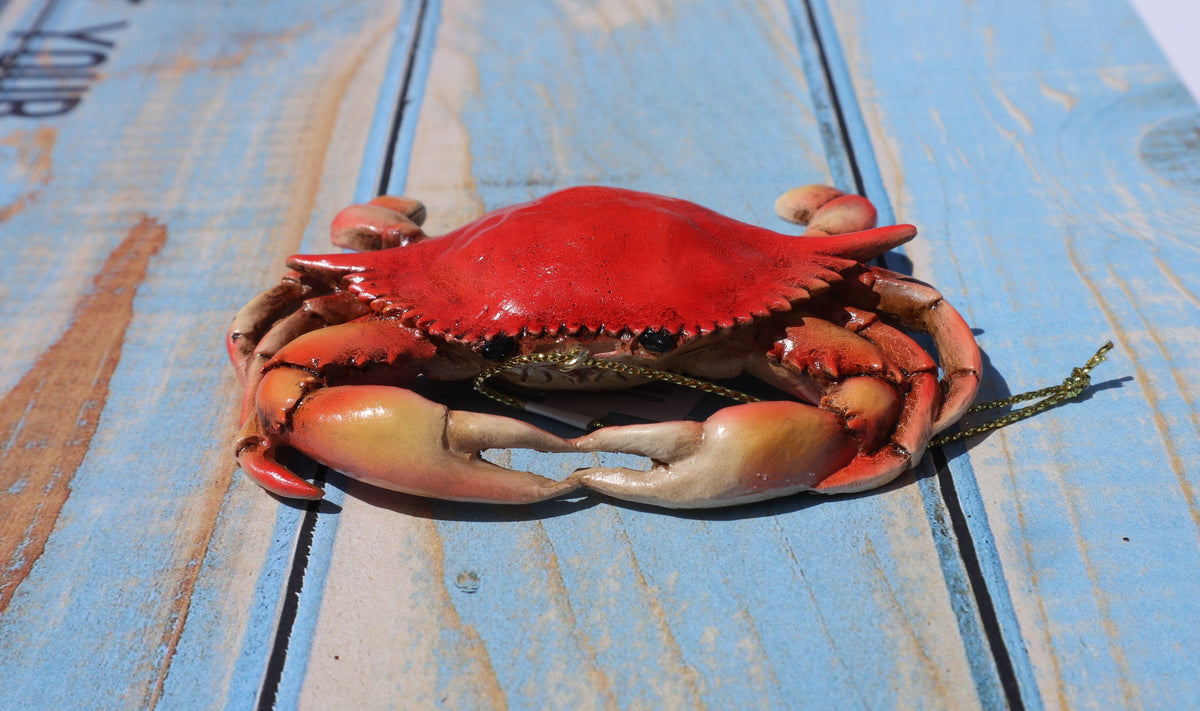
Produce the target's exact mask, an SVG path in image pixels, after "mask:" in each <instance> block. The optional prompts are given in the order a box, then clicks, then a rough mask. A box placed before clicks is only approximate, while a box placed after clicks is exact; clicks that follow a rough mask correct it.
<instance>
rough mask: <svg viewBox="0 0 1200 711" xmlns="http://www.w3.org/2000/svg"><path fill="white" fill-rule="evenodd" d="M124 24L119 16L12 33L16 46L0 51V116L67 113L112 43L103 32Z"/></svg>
mask: <svg viewBox="0 0 1200 711" xmlns="http://www.w3.org/2000/svg"><path fill="white" fill-rule="evenodd" d="M125 26H126V23H125V22H124V21H121V22H109V23H107V24H103V25H93V26H91V27H84V28H82V29H78V30H44V29H35V30H23V31H18V32H14V33H13V34H14V35H15V36H16V37H17V38H18V41H17V47H16V48H15V49H13V50H11V51H8V52H4V53H3V54H0V117H5V116H15V117H20V118H32V119H40V118H48V117H52V116H62V115H63V114H66V113H68V112H70V111H71V110H72V109H74V108H75V107H76V106H78V105H79V102H80V101H82V100H83V95H84V93H86V92H87V90H88V85H89V83H90V82H92V81H94V80H95V79H96V78H97V76H98V75H97V73H96V68H97V67H99V66H100V65H102V64H104V63H105V62H106V61H108V53H109V51H110V50H112V48H113V47H115V46H116V42H114V41H113V40H112V39H109V38H108V37H107V36H106V35H110V34H111V33H113V32H115V31H117V30H120V29H122V28H124V27H125Z"/></svg>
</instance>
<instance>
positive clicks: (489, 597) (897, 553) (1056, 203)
mask: <svg viewBox="0 0 1200 711" xmlns="http://www.w3.org/2000/svg"><path fill="white" fill-rule="evenodd" d="M514 5H516V4H513V3H500V2H495V1H493V0H423V1H422V0H409V1H408V2H406V3H404V4H403V6H402V7H396V6H395V4H392V3H382V2H379V3H376V2H369V3H355V4H351V5H349V6H347V5H344V4H337V3H332V2H330V3H323V2H313V3H306V4H304V5H303V6H302V7H297V6H296V5H294V4H287V3H274V2H265V3H257V4H254V5H253V6H246V7H241V8H228V7H222V8H221V10H220V11H219V12H218V11H215V10H213V9H212V8H204V7H201V6H197V7H195V8H192V7H190V6H188V5H178V4H163V3H154V2H148V3H140V2H116V1H115V0H113V1H110V2H97V3H83V2H77V1H73V0H42V1H40V2H38V1H36V0H26V1H24V2H11V3H8V4H7V5H5V6H4V7H3V8H0V30H3V31H4V32H5V33H7V34H6V35H5V36H6V37H7V38H8V40H9V44H7V45H4V46H3V47H2V48H0V51H4V52H8V53H9V55H8V57H9V58H8V59H6V60H5V61H4V62H2V63H0V64H3V67H4V69H5V71H6V72H7V73H6V74H5V77H6V78H5V79H3V80H0V113H7V114H9V115H0V161H2V162H3V165H4V166H5V172H4V173H3V174H2V175H3V178H0V244H3V247H4V250H3V252H2V253H0V294H2V295H3V298H2V299H0V316H2V317H3V319H4V322H3V326H4V332H5V334H7V335H6V336H5V338H4V339H3V341H2V342H0V349H3V350H2V353H0V355H2V356H3V359H2V360H0V362H2V363H3V366H0V385H2V386H3V392H4V393H6V395H4V397H5V403H4V404H5V407H4V408H3V409H0V433H2V434H3V441H4V442H5V443H6V444H5V446H4V449H3V451H2V452H0V659H4V660H5V664H4V665H2V666H0V708H73V707H89V708H92V707H97V706H100V707H114V708H126V707H158V706H162V707H164V708H188V709H192V708H206V707H233V708H248V707H259V708H269V707H277V708H295V707H307V708H329V707H364V708H380V707H382V708H387V707H403V708H430V707H454V708H459V707H481V708H492V707H513V708H545V707H571V708H575V707H621V708H626V707H638V708H641V707H653V708H676V707H700V706H703V707H718V708H743V707H745V708H750V707H766V708H774V707H778V708H792V707H814V708H828V707H840V706H845V705H854V706H864V707H869V708H877V707H884V708H887V707H891V708H900V707H915V708H954V709H960V708H973V707H984V708H1000V707H1004V706H1009V707H1024V708H1089V707H1093V708H1094V707H1100V708H1108V707H1112V706H1121V707H1149V708H1178V707H1182V706H1186V705H1187V704H1188V703H1190V699H1192V698H1194V697H1195V696H1196V692H1197V689H1196V688H1195V676H1194V675H1192V674H1190V666H1189V661H1190V660H1191V659H1193V658H1196V657H1197V652H1198V651H1200V649H1198V647H1200V639H1198V637H1200V633H1197V632H1196V631H1195V625H1193V624H1191V621H1192V620H1194V619H1195V617H1196V612H1197V609H1196V608H1197V603H1196V602H1195V601H1194V598H1195V595H1194V594H1193V593H1194V590H1195V589H1196V587H1197V586H1196V583H1197V581H1196V580H1195V577H1196V571H1197V570H1200V566H1197V564H1196V563H1197V560H1196V558H1197V546H1196V536H1197V533H1198V532H1200V515H1198V514H1197V508H1196V502H1195V498H1194V497H1195V493H1194V488H1195V486H1196V476H1197V467H1198V464H1197V463H1198V462H1200V457H1197V448H1198V447H1197V444H1196V442H1197V437H1196V434H1197V423H1198V422H1200V420H1198V419H1197V415H1196V410H1195V406H1194V403H1195V402H1196V397H1195V396H1196V395H1197V393H1196V387H1197V386H1196V385H1195V383H1196V382H1197V378H1196V377H1194V376H1195V373H1194V371H1195V370H1196V366H1195V363H1194V362H1193V358H1191V356H1192V354H1194V353H1196V352H1197V333H1196V323H1197V319H1196V312H1197V305H1198V304H1200V301H1198V300H1197V298H1196V296H1195V294H1196V293H1197V288H1196V284H1194V283H1192V282H1194V281H1195V278H1194V275H1195V274H1196V273H1200V272H1198V271H1197V270H1196V269H1195V264H1194V262H1195V261H1196V251H1195V248H1194V244H1195V243H1196V237H1197V232H1198V231H1200V227H1198V226H1200V220H1197V219H1196V218H1197V217H1198V216H1200V215H1198V214H1197V213H1198V212H1200V209H1198V202H1197V200H1196V196H1197V193H1198V192H1200V178H1197V173H1196V168H1195V166H1196V165H1197V164H1198V163H1197V161H1196V160H1195V157H1196V152H1197V147H1196V143H1195V141H1194V135H1195V132H1196V130H1197V128H1198V127H1200V112H1197V108H1196V106H1195V104H1194V103H1192V102H1191V100H1190V99H1189V98H1188V97H1187V95H1186V93H1185V92H1184V91H1183V90H1182V89H1181V88H1180V87H1179V85H1178V84H1177V82H1176V81H1175V79H1174V77H1173V76H1172V75H1171V73H1170V72H1169V70H1167V69H1166V65H1165V63H1164V62H1163V60H1162V58H1161V56H1160V55H1159V54H1158V53H1157V51H1156V49H1155V48H1154V46H1153V44H1152V42H1150V41H1149V39H1148V38H1147V36H1146V35H1145V33H1144V31H1143V30H1142V29H1141V27H1140V25H1139V24H1138V22H1137V20H1136V17H1135V16H1134V15H1133V14H1132V11H1131V10H1130V9H1129V8H1128V7H1126V6H1125V5H1124V4H1122V3H1120V2H1111V1H1108V0H1105V1H1104V2H1100V3H1092V4H1089V5H1088V6H1087V7H1083V6H1077V5H1075V4H1068V3H1057V4H1051V5H1050V6H1044V5H1039V6H1037V7H1036V8H1035V7H1033V6H1032V3H1026V2H1023V1H1021V2H1016V3H996V2H983V3H981V2H974V3H961V4H960V3H949V2H942V3H938V4H936V5H934V6H931V7H928V8H922V9H916V8H912V7H908V6H906V5H900V4H894V3H886V2H879V1H877V0H858V2H855V3H838V4H826V3H825V2H823V1H822V0H787V1H785V0H778V1H776V2H768V3H742V2H736V1H735V0H703V1H701V0H696V1H694V2H684V1H683V0H678V1H670V0H659V1H658V2H650V3H643V4H635V3H624V2H615V1H614V2H599V3H585V2H577V1H576V0H537V1H534V2H526V3H521V4H519V5H516V6H514ZM68 60H70V61H77V62H80V63H82V64H83V65H85V66H83V67H67V66H65V64H66V63H67V62H68ZM55 61H58V62H62V63H63V64H62V65H60V70H56V71H57V73H54V72H52V74H53V76H51V77H49V78H47V77H45V76H40V77H32V75H31V74H30V72H31V71H32V70H30V69H28V68H27V65H28V64H30V63H36V62H40V63H41V65H42V66H46V65H47V64H49V65H51V66H53V65H54V62H55ZM22 67H26V68H25V69H24V70H22ZM14 69H15V70H16V71H15V72H14ZM22 71H24V72H25V73H24V74H22V73H21V72H22ZM36 73H37V72H36V71H34V72H33V74H36ZM34 79H36V80H37V81H36V82H35V81H34ZM31 97H32V98H31ZM34 98H36V99H38V102H36V103H35V102H34V101H33V99H34ZM4 102H7V103H4ZM14 113H15V114H22V113H24V114H31V113H41V114H43V115H40V116H29V115H12V114H14ZM808 182H832V183H835V184H838V185H840V186H842V187H844V188H847V189H857V190H862V191H865V192H866V194H868V195H870V196H871V197H872V198H873V199H875V200H876V201H877V202H878V203H879V204H880V206H881V207H882V208H883V211H884V214H885V215H886V214H888V213H891V212H894V214H895V217H896V218H897V219H899V220H904V221H911V222H914V223H916V224H918V225H919V226H920V228H921V231H922V236H921V237H920V238H919V239H918V241H917V242H914V243H913V244H912V245H911V247H910V248H909V249H907V250H906V252H905V254H904V255H903V256H899V257H889V259H888V264H889V266H891V267H892V268H899V269H901V270H904V271H911V272H912V273H914V274H916V275H917V276H919V277H921V278H925V279H928V280H930V281H931V282H933V283H935V284H937V285H938V286H939V288H941V289H942V290H943V291H944V292H945V293H946V294H947V296H948V297H950V298H951V299H952V300H953V301H954V302H955V304H956V305H958V306H959V307H960V309H961V310H962V311H963V312H964V314H966V315H967V317H968V319H969V320H970V321H971V323H972V324H973V325H975V326H976V327H977V328H978V329H980V335H979V338H980V342H981V345H983V347H984V348H985V350H986V353H987V356H988V366H989V367H988V371H987V379H986V382H985V390H986V391H987V392H986V395H987V396H989V397H990V396H1000V395H1004V394H1007V393H1009V392H1019V391H1022V390H1025V389H1030V388H1034V387H1040V386H1043V385H1047V384H1051V383H1053V382H1057V381H1058V380H1061V379H1062V378H1063V377H1064V376H1065V375H1066V374H1067V373H1068V372H1069V370H1070V368H1071V367H1072V366H1074V365H1078V364H1080V363H1082V361H1083V360H1084V359H1086V358H1087V356H1088V355H1090V353H1091V352H1092V351H1093V350H1094V349H1095V347H1096V346H1098V345H1099V344H1100V343H1101V342H1103V341H1104V340H1105V339H1107V338H1112V339H1113V340H1114V341H1115V342H1116V343H1117V348H1116V350H1115V351H1114V352H1113V354H1112V356H1111V357H1110V361H1111V362H1110V363H1108V364H1106V365H1105V366H1102V369H1101V370H1100V371H1098V372H1097V374H1096V376H1097V381H1098V385H1097V387H1095V388H1094V389H1093V390H1092V391H1090V393H1089V396H1088V397H1087V398H1086V399H1085V400H1084V402H1082V403H1080V404H1074V405H1071V406H1069V407H1064V408H1060V409H1057V410H1054V411H1052V412H1050V413H1047V414H1044V415H1042V416H1040V417H1039V418H1037V419H1034V420H1032V421H1029V422H1026V423H1023V424H1020V425H1017V426H1014V427H1013V428H1012V429H1009V430H1004V431H1001V432H997V433H993V434H991V435H989V436H987V437H985V438H982V439H978V440H973V441H971V442H969V443H967V444H966V445H952V446H951V447H950V448H948V450H947V452H946V453H945V454H940V455H938V456H931V457H930V458H928V460H927V463H926V464H925V465H924V466H923V468H921V469H919V470H918V471H917V472H916V473H915V475H914V474H909V475H906V476H904V477H902V478H901V479H900V480H899V481H897V482H896V483H895V484H893V485H891V486H889V487H886V488H885V489H884V490H882V491H880V492H875V493H872V494H868V495H860V496H844V497H835V498H832V499H825V498H817V497H803V496H801V497H793V498H790V499H785V500H781V501H775V502H768V503H764V504H758V505H753V506H747V507H741V508H737V509H732V510H728V511H718V512H707V513H699V514H686V513H685V514H670V513H663V512H661V511H656V510H650V509H646V508H642V507H636V506H627V505H619V504H614V503H612V502H609V501H606V500H601V499H597V498H584V499H572V500H567V501H562V502H554V503H550V504H544V505H539V506H531V507H516V508H497V507H490V506H473V505H462V504H450V503H444V502H430V501H426V500H421V499H418V498H414V497H407V496H402V495H392V494H388V493H386V492H379V491H375V490H371V489H369V488H367V487H365V486H362V485H358V484H356V483H354V482H349V481H347V480H346V479H345V478H343V477H341V476H340V475H338V474H337V473H336V472H324V471H322V470H316V471H315V472H314V473H315V474H316V475H317V476H320V477H324V478H327V479H328V482H329V487H328V488H329V492H330V495H329V497H328V499H327V501H326V502H324V503H322V504H319V505H317V504H314V505H311V506H294V505H290V504H286V503H280V502H279V501H277V500H276V499H273V498H272V497H270V496H267V495H265V494H263V493H262V492H261V491H260V490H259V489H258V488H257V487H256V486H255V485H253V484H252V483H250V482H248V481H247V480H246V478H245V477H243V476H242V475H240V474H238V473H236V470H235V467H234V466H233V463H232V461H231V458H230V457H229V445H230V439H231V437H232V434H233V431H234V429H235V422H234V407H233V405H234V403H235V402H236V399H237V393H236V385H235V379H234V377H233V374H232V371H231V370H230V369H228V367H227V366H226V364H225V363H224V358H223V353H222V352H221V347H220V342H221V337H222V334H223V332H224V330H225V328H226V326H227V324H228V320H229V318H230V317H231V315H232V313H233V312H234V311H235V310H236V309H237V307H238V306H239V305H240V304H241V303H242V302H244V301H245V300H246V299H248V298H249V297H250V296H252V295H253V294H254V293H256V292H257V291H258V290H260V289H262V288H263V287H265V286H267V285H269V284H270V283H271V282H272V281H273V279H274V278H275V277H274V274H275V270H276V269H277V268H278V265H280V263H281V260H282V258H283V257H284V256H285V255H286V254H288V253H290V252H293V251H297V250H303V251H326V250H328V249H329V247H328V241H327V236H326V229H327V227H326V226H327V223H328V220H329V218H330V216H332V214H334V212H336V210H337V209H338V208H339V207H340V206H342V205H344V204H346V203H348V202H350V201H352V200H362V199H366V198H368V197H370V196H372V195H374V194H375V193H376V192H378V191H380V190H384V189H386V190H389V191H393V192H401V191H405V192H408V193H410V194H413V195H416V196H419V197H420V198H422V199H423V200H424V201H425V202H426V203H427V205H428V206H429V213H430V220H429V223H428V224H427V228H428V229H429V231H430V232H432V233H437V232H441V231H445V230H447V229H450V228H452V227H454V226H457V225H459V224H461V223H462V222H464V221H466V220H467V219H470V218H471V217H474V216H476V215H478V214H480V213H481V212H483V211H485V210H488V209H493V208H496V207H500V206H503V205H506V204H510V203H513V202H518V201H522V200H526V199H529V198H532V197H535V196H537V195H540V194H542V193H545V192H548V191H550V190H553V189H555V188H558V187H565V186H568V185H573V184H579V183H604V184H613V185H621V186H624V187H632V188H637V189H645V190H652V191H655V192H661V193H667V194H672V195H677V196H680V197H685V198H689V199H693V200H696V201H699V202H702V203H704V204H706V205H709V206H711V207H714V208H716V209H719V210H721V211H723V212H726V213H728V214H730V215H733V216H734V217H738V218H740V219H744V220H747V221H751V222H755V223H758V224H764V225H770V226H776V227H778V222H777V220H776V218H774V217H773V215H772V212H771V209H770V206H771V202H772V200H773V199H774V197H775V195H776V194H777V193H778V192H780V191H781V190H782V189H784V188H786V187H789V186H792V185H796V184H801V183H808ZM893 208H894V210H893ZM512 456H513V457H514V458H515V460H516V463H519V464H523V465H528V466H531V467H533V468H535V469H539V470H541V471H543V472H546V473H555V472H559V473H562V472H565V471H569V470H570V469H571V468H573V467H575V466H579V465H580V462H579V461H576V460H570V459H562V458H554V457H548V456H541V455H530V454H527V453H514V454H513V455H512ZM935 465H937V466H936V467H935Z"/></svg>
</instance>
